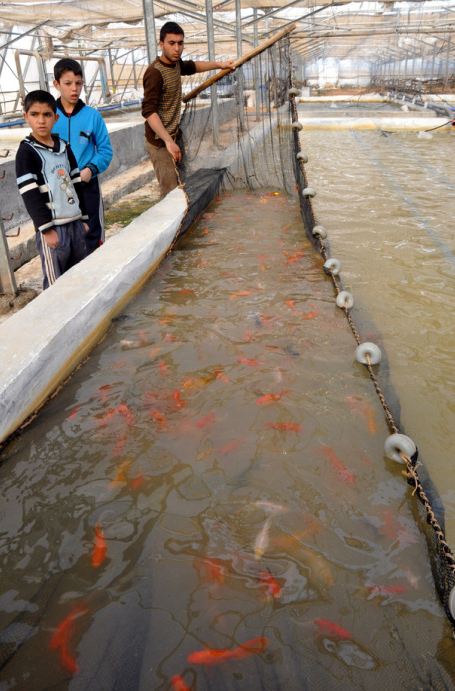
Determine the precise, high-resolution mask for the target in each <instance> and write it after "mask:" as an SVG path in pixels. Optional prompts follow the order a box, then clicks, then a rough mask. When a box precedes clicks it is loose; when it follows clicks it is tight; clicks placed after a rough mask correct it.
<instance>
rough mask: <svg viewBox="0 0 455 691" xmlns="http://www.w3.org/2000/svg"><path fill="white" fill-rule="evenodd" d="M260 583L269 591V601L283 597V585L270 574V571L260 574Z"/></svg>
mask: <svg viewBox="0 0 455 691" xmlns="http://www.w3.org/2000/svg"><path fill="white" fill-rule="evenodd" d="M259 581H260V582H261V585H264V586H265V587H266V589H267V597H268V598H269V599H272V598H273V599H275V600H278V599H279V597H280V596H281V585H280V584H279V583H278V581H277V579H276V578H275V577H274V576H273V575H272V574H271V573H270V571H261V573H260V574H259Z"/></svg>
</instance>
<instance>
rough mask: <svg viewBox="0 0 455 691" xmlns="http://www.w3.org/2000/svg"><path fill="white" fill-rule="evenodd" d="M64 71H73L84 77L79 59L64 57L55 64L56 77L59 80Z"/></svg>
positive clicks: (77, 75)
mask: <svg viewBox="0 0 455 691" xmlns="http://www.w3.org/2000/svg"><path fill="white" fill-rule="evenodd" d="M64 72H73V73H74V74H75V75H76V77H83V76H84V75H83V74H82V67H81V64H80V63H79V62H77V60H73V59H72V58H62V59H61V60H59V61H58V62H56V63H55V65H54V79H55V81H56V82H59V81H60V79H61V78H62V74H63V73H64Z"/></svg>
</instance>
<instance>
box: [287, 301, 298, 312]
mask: <svg viewBox="0 0 455 691" xmlns="http://www.w3.org/2000/svg"><path fill="white" fill-rule="evenodd" d="M284 304H285V305H286V306H287V307H289V309H290V310H292V311H293V312H295V311H296V309H297V308H296V306H295V300H285V301H284Z"/></svg>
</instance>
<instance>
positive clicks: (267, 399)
mask: <svg viewBox="0 0 455 691" xmlns="http://www.w3.org/2000/svg"><path fill="white" fill-rule="evenodd" d="M286 394H287V391H281V393H266V394H264V395H263V396H259V398H256V403H257V405H269V404H270V403H275V402H276V401H280V400H281V399H282V398H283V396H285V395H286Z"/></svg>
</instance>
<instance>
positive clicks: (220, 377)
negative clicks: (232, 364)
mask: <svg viewBox="0 0 455 691" xmlns="http://www.w3.org/2000/svg"><path fill="white" fill-rule="evenodd" d="M215 379H216V380H217V381H222V382H223V384H229V377H228V376H227V374H225V373H224V371H223V368H222V367H215Z"/></svg>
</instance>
